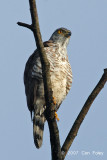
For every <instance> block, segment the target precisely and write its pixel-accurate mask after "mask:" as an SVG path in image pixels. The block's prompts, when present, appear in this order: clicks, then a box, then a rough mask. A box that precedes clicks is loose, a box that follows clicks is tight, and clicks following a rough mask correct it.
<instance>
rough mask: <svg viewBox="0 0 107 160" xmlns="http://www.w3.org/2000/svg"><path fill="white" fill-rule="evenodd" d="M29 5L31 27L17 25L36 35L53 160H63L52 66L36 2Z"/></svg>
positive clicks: (30, 0)
mask: <svg viewBox="0 0 107 160" xmlns="http://www.w3.org/2000/svg"><path fill="white" fill-rule="evenodd" d="M29 5H30V13H31V20H32V24H31V25H29V24H26V23H22V22H18V23H17V24H18V25H20V26H23V27H26V28H28V29H30V30H31V31H32V32H33V34H34V38H35V42H36V46H37V49H38V51H39V53H40V59H41V63H42V73H43V81H44V90H45V100H46V106H47V109H46V118H47V121H48V126H49V130H50V142H51V152H52V160H61V147H60V140H59V130H58V127H57V123H56V119H55V105H54V103H53V98H52V97H53V93H52V87H51V80H50V64H49V61H48V59H47V56H46V54H45V51H44V46H43V42H42V38H41V33H40V27H39V20H38V14H37V7H36V2H35V0H29Z"/></svg>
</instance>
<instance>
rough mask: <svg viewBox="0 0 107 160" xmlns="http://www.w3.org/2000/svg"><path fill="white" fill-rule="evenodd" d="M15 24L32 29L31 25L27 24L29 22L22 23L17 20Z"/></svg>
mask: <svg viewBox="0 0 107 160" xmlns="http://www.w3.org/2000/svg"><path fill="white" fill-rule="evenodd" d="M17 24H18V25H19V26H22V27H26V28H28V29H31V30H33V27H32V25H29V24H26V23H22V22H17Z"/></svg>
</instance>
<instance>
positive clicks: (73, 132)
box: [61, 69, 107, 159]
mask: <svg viewBox="0 0 107 160" xmlns="http://www.w3.org/2000/svg"><path fill="white" fill-rule="evenodd" d="M106 81H107V69H104V74H103V75H102V77H101V79H100V81H99V82H98V84H97V85H96V87H95V88H94V90H93V91H92V93H91V94H90V96H89V97H88V99H87V101H86V102H85V104H84V106H83V108H82V110H81V111H80V113H79V115H78V117H77V119H76V120H75V122H74V124H73V126H72V128H71V130H70V132H69V134H68V136H67V138H66V140H65V142H64V144H63V146H62V149H61V150H62V153H63V158H62V159H64V158H65V156H66V154H67V152H68V150H69V148H70V146H71V144H72V142H73V141H74V138H75V137H76V135H77V133H78V130H79V128H80V125H81V123H82V122H83V120H84V118H85V116H86V114H87V112H88V111H89V109H90V107H91V105H92V103H93V101H94V100H95V98H96V97H97V95H98V94H99V92H100V91H101V89H102V88H103V87H104V85H105V83H106Z"/></svg>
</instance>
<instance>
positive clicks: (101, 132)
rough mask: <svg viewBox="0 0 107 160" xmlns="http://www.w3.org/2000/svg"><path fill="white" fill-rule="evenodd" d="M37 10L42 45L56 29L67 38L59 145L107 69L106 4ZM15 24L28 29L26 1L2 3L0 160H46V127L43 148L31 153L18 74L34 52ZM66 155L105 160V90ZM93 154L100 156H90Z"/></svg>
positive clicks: (47, 1) (43, 4)
mask: <svg viewBox="0 0 107 160" xmlns="http://www.w3.org/2000/svg"><path fill="white" fill-rule="evenodd" d="M37 8H38V15H39V21H40V29H41V33H42V38H43V41H46V40H48V39H49V38H50V36H51V34H52V33H53V32H54V31H55V30H56V29H57V28H59V27H65V28H68V29H69V30H71V32H72V36H71V40H70V43H69V46H68V56H69V60H70V64H71V66H72V72H73V84H72V88H71V90H70V92H69V94H68V96H67V98H66V99H65V100H64V102H63V103H62V105H61V107H60V109H59V111H58V116H59V118H60V121H59V122H58V127H59V132H60V140H61V145H62V144H63V142H64V140H65V138H66V136H67V134H68V132H69V130H70V128H71V126H72V125H73V122H74V120H75V119H76V117H77V115H78V113H79V112H80V110H81V108H82V106H83V104H84V103H85V101H86V99H87V97H88V96H89V94H90V93H91V91H92V90H93V88H94V87H95V85H96V84H97V82H98V81H99V79H100V78H101V76H102V74H103V69H104V68H107V0H102V1H101V0H75V1H74V0H54V1H53V0H37ZM18 21H22V22H26V23H29V24H30V23H31V18H30V12H29V3H28V0H23V1H22V0H18V1H14V0H11V1H9V3H7V1H1V2H0V24H1V25H0V97H1V98H0V99H1V100H0V159H1V160H19V159H20V160H34V159H39V160H42V159H46V160H50V159H51V150H50V140H49V130H48V125H47V123H46V124H45V129H44V137H43V145H42V148H41V149H39V150H38V149H36V148H35V146H34V142H33V129H32V123H31V119H30V113H29V111H28V109H27V105H26V97H25V91H24V85H23V72H24V67H25V63H26V61H27V59H28V57H29V56H30V55H31V54H32V53H33V51H34V50H35V48H36V46H35V41H34V37H33V34H32V32H31V31H30V30H28V29H26V28H23V27H19V26H18V25H17V24H16V23H17V22H18ZM69 151H70V152H69V155H67V156H66V160H71V159H72V160H102V159H103V160H106V159H107V152H106V151H107V84H106V85H105V87H104V88H103V90H102V91H101V92H100V94H99V95H98V97H97V98H96V99H95V101H94V103H93V104H92V107H91V109H90V110H89V112H88V114H87V116H86V118H85V120H84V121H83V123H82V125H81V127H80V129H79V132H78V135H77V137H76V138H75V140H74V142H73V144H72V147H71V148H70V150H69ZM73 151H74V152H73ZM94 151H95V152H94ZM86 152H88V154H87V155H84V153H86ZM96 152H97V153H98V152H103V154H102V155H95V154H96ZM73 153H75V154H76V155H73Z"/></svg>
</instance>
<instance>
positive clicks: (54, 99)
mask: <svg viewBox="0 0 107 160" xmlns="http://www.w3.org/2000/svg"><path fill="white" fill-rule="evenodd" d="M53 103H54V105H57V104H56V98H55V97H53ZM55 118H56V119H57V121H59V118H58V115H57V113H56V112H55Z"/></svg>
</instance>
